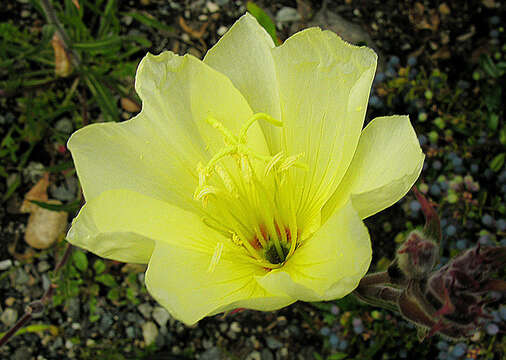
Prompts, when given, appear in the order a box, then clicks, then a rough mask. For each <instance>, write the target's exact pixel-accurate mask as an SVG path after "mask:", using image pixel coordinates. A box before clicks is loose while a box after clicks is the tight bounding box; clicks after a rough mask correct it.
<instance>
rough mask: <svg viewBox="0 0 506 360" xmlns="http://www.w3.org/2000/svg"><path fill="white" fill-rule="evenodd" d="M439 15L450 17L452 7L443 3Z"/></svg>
mask: <svg viewBox="0 0 506 360" xmlns="http://www.w3.org/2000/svg"><path fill="white" fill-rule="evenodd" d="M438 10H439V13H440V14H441V15H443V16H446V15H450V12H451V10H450V7H449V6H448V5H447V4H446V3H442V4H441V5H439V7H438Z"/></svg>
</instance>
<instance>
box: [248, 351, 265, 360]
mask: <svg viewBox="0 0 506 360" xmlns="http://www.w3.org/2000/svg"><path fill="white" fill-rule="evenodd" d="M246 360H262V356H261V355H260V353H259V352H258V351H253V352H251V353H250V354H248V356H246Z"/></svg>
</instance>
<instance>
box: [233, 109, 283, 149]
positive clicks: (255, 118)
mask: <svg viewBox="0 0 506 360" xmlns="http://www.w3.org/2000/svg"><path fill="white" fill-rule="evenodd" d="M258 120H265V121H267V122H268V123H269V124H272V125H274V126H277V127H280V126H283V123H282V122H281V121H279V120H276V119H274V118H273V117H272V116H270V115H268V114H266V113H256V114H254V115H253V116H252V117H250V118H249V120H248V122H247V123H246V124H245V125H244V126H243V128H242V130H241V135H240V136H239V142H241V143H243V144H244V143H245V142H246V133H247V132H248V130H249V128H250V127H251V125H253V124H254V123H255V122H257V121H258Z"/></svg>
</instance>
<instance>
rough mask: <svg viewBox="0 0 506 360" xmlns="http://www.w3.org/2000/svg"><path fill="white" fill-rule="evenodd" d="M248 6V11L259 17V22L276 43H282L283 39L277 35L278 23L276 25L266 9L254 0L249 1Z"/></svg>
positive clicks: (256, 17)
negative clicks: (253, 0) (280, 39)
mask: <svg viewBox="0 0 506 360" xmlns="http://www.w3.org/2000/svg"><path fill="white" fill-rule="evenodd" d="M246 8H247V9H248V12H249V13H250V14H251V15H253V17H254V18H255V19H257V21H258V23H259V24H260V25H261V26H262V27H263V28H264V29H265V31H267V33H268V34H269V35H270V36H271V38H272V40H273V41H274V44H276V45H280V44H281V41H279V39H278V36H277V35H276V25H274V22H273V21H272V20H271V18H270V17H269V15H267V14H266V13H265V11H263V10H262V9H261V8H260V7H259V6H258V5H257V4H255V3H254V2H252V1H248V3H247V4H246Z"/></svg>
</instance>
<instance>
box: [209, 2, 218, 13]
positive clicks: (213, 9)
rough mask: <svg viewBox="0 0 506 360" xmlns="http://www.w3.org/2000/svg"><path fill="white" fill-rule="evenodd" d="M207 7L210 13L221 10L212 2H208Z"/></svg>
mask: <svg viewBox="0 0 506 360" xmlns="http://www.w3.org/2000/svg"><path fill="white" fill-rule="evenodd" d="M206 7H207V10H209V12H210V13H214V12H217V11H218V10H220V7H219V6H218V5H216V4H215V3H213V2H211V1H208V2H207V4H206Z"/></svg>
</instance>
